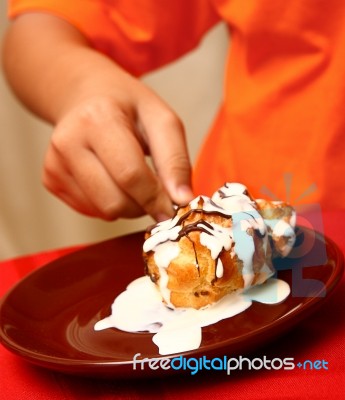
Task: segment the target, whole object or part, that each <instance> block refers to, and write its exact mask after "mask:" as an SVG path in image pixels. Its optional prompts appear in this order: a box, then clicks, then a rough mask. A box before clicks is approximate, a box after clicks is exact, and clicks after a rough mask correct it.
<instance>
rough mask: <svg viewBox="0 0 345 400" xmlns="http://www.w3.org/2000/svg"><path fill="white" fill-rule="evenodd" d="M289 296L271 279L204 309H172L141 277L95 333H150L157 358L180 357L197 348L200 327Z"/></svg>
mask: <svg viewBox="0 0 345 400" xmlns="http://www.w3.org/2000/svg"><path fill="white" fill-rule="evenodd" d="M289 293H290V287H289V285H288V284H287V283H286V282H284V281H282V280H279V279H274V278H271V279H269V280H268V281H267V282H265V283H264V284H262V285H260V286H255V287H252V288H250V289H248V290H247V291H245V292H243V293H232V294H228V295H226V296H224V297H223V298H222V299H221V300H219V301H218V302H217V303H215V304H212V305H211V306H209V307H207V308H204V309H199V310H196V309H194V308H175V309H171V308H168V307H167V306H166V305H165V304H164V303H163V302H162V297H161V294H160V293H159V290H158V289H157V287H156V286H155V284H154V283H153V282H151V280H150V278H149V277H148V276H144V277H141V278H138V279H136V280H135V281H133V282H132V283H130V284H129V285H128V287H127V290H126V291H124V292H122V293H121V294H120V295H119V296H118V297H117V298H116V299H115V301H114V303H113V304H112V312H111V315H110V316H109V317H106V318H105V319H103V320H101V321H99V322H97V323H96V325H95V330H96V331H99V330H102V329H108V328H117V329H120V330H122V331H126V332H145V331H146V332H151V333H154V336H153V337H152V341H153V342H154V343H155V344H156V345H157V347H158V349H159V354H162V355H168V354H173V353H179V352H183V351H189V350H194V349H197V348H199V347H200V344H201V340H202V330H201V328H202V327H205V326H208V325H211V324H215V323H217V322H218V321H221V320H223V319H225V318H230V317H233V316H235V315H237V314H239V313H241V312H243V311H245V310H246V309H247V308H249V307H250V306H251V305H252V302H253V301H258V302H261V303H265V304H277V303H281V302H282V301H284V300H285V299H286V297H287V296H288V295H289Z"/></svg>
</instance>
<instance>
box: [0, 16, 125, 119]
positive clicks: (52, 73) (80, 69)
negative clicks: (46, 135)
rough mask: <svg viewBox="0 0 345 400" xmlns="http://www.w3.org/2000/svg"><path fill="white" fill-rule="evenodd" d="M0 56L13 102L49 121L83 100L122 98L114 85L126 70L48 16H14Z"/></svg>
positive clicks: (62, 23)
mask: <svg viewBox="0 0 345 400" xmlns="http://www.w3.org/2000/svg"><path fill="white" fill-rule="evenodd" d="M42 32H44V33H43V34H42ZM3 55H4V57H3V62H4V71H5V74H6V76H7V79H8V82H9V83H10V85H11V87H12V88H13V90H14V92H15V93H16V95H17V96H18V98H19V99H20V100H21V101H22V102H23V103H24V104H25V105H26V106H27V107H28V108H29V109H30V110H31V111H33V112H34V113H35V114H37V115H39V116H40V117H42V118H44V119H46V120H48V121H49V122H52V123H56V122H57V121H58V120H59V119H60V118H61V116H62V115H63V114H64V113H65V112H66V111H67V110H69V109H71V108H72V107H73V106H74V105H75V104H77V103H79V102H80V101H82V100H83V99H84V98H87V97H88V96H91V95H95V94H100V95H107V94H111V95H114V93H117V95H121V96H123V95H124V93H118V91H117V90H116V82H117V80H118V79H121V78H118V74H120V75H122V74H125V72H124V71H122V70H121V69H120V68H118V67H117V66H116V64H115V63H114V62H112V61H111V60H110V59H108V58H107V57H106V56H104V55H102V54H100V53H98V52H96V51H95V50H93V49H92V48H90V47H89V45H88V43H87V41H86V39H85V38H84V37H83V36H82V34H81V33H80V32H78V31H77V29H75V28H74V27H72V26H71V25H69V24H68V23H67V22H65V21H63V20H60V19H59V18H56V17H53V16H50V15H46V14H27V15H24V16H21V17H19V18H17V20H15V21H14V22H13V24H12V26H11V27H10V28H9V30H8V32H7V35H6V37H5V40H4V48H3ZM128 79H129V80H130V77H128Z"/></svg>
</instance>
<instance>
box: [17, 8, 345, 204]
mask: <svg viewBox="0 0 345 400" xmlns="http://www.w3.org/2000/svg"><path fill="white" fill-rule="evenodd" d="M35 10H36V11H37V10H38V11H45V12H50V13H53V14H55V15H58V16H60V17H62V18H65V19H66V20H68V21H69V22H70V23H72V24H73V25H75V26H76V27H77V28H78V29H80V31H81V32H83V33H84V34H85V36H86V37H87V38H88V39H89V41H90V44H91V45H92V46H94V47H95V48H96V49H98V50H99V51H101V52H104V53H105V54H107V55H108V56H110V57H111V58H113V59H114V60H115V61H116V62H117V63H119V64H120V65H121V66H123V67H124V68H126V69H127V70H128V71H129V72H131V73H132V74H134V75H137V76H139V75H141V74H144V73H146V72H148V71H151V70H153V69H155V68H158V67H160V66H162V65H164V64H166V63H169V62H171V61H172V60H174V59H176V58H178V57H180V56H181V55H183V54H184V53H186V52H188V51H190V50H191V49H192V48H194V47H195V46H196V45H197V44H198V42H199V41H200V39H201V37H202V36H203V34H204V33H205V32H206V31H207V30H209V29H210V28H211V27H212V26H213V25H215V24H216V23H217V22H219V21H220V20H224V21H226V23H227V24H228V26H229V29H230V31H231V46H230V50H229V58H228V63H227V66H226V82H225V91H224V93H225V95H224V102H223V104H222V106H221V109H220V111H219V114H218V116H217V118H216V121H215V123H214V125H213V127H212V129H211V131H210V132H209V134H208V136H207V137H206V140H205V142H204V145H203V146H202V149H201V152H200V155H199V157H198V160H197V162H196V166H195V169H194V189H195V192H196V193H200V194H208V195H209V194H211V193H212V192H213V191H214V190H215V189H217V188H218V187H219V186H221V185H222V184H223V183H224V182H225V181H239V182H242V183H244V184H245V185H247V186H248V188H249V190H250V191H251V192H252V194H253V195H254V196H255V197H267V194H268V193H269V192H270V193H271V194H272V195H274V196H275V197H277V198H279V199H283V200H285V199H287V200H289V201H290V202H291V203H292V204H295V203H296V204H297V203H299V202H304V203H320V204H321V205H322V207H323V208H327V209H341V208H345V185H344V177H345V161H344V160H345V144H344V140H345V112H344V107H345V23H344V22H345V3H344V1H343V0H289V1H286V0H274V1H272V0H246V1H243V0H188V1H185V0H174V1H170V0H160V1H157V0H136V1H128V0H74V1H62V0H11V1H10V16H11V17H14V16H16V15H18V14H20V13H23V12H27V11H35ZM343 86H344V88H343ZM268 197H269V196H268Z"/></svg>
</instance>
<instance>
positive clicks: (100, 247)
mask: <svg viewBox="0 0 345 400" xmlns="http://www.w3.org/2000/svg"><path fill="white" fill-rule="evenodd" d="M297 238H298V240H297V242H296V246H295V248H294V250H293V251H292V253H291V256H290V257H289V258H286V259H284V260H277V261H276V263H275V266H276V268H277V270H278V273H277V274H278V277H279V278H280V279H283V280H285V281H286V282H288V283H289V284H290V285H291V288H292V293H291V294H290V296H289V297H288V298H287V299H286V300H285V301H284V302H283V303H281V304H276V305H264V304H260V303H253V305H252V306H251V307H250V308H249V309H247V310H246V311H244V312H243V313H241V314H239V315H237V316H235V317H233V318H230V319H226V320H223V321H220V322H218V323H217V324H214V325H211V326H208V327H205V328H203V330H202V343H201V346H200V348H199V349H197V350H193V351H189V352H185V353H183V356H185V357H186V358H190V357H202V356H207V357H209V358H210V357H221V356H224V354H231V356H235V355H239V354H246V353H248V352H249V351H252V350H254V349H256V348H258V347H259V346H262V345H263V344H265V343H266V342H268V341H269V340H271V339H272V338H274V337H276V336H277V335H279V334H281V333H283V332H285V331H286V330H288V329H290V328H291V327H292V326H293V325H294V324H296V323H298V322H299V321H300V320H302V319H303V318H305V317H306V316H307V315H309V314H310V313H311V312H312V311H314V310H315V309H316V308H317V307H318V306H319V305H321V304H322V303H323V302H324V301H325V300H326V299H327V298H328V296H329V295H330V293H331V292H332V291H333V290H334V288H335V287H336V285H337V283H338V282H339V280H340V278H341V276H342V273H343V269H344V267H343V265H344V260H343V256H342V253H341V252H340V250H339V249H338V247H337V246H336V245H335V243H334V242H332V241H331V240H329V239H327V238H324V237H323V236H322V235H321V234H319V233H315V232H313V231H312V230H310V229H306V228H303V229H302V228H298V235H297ZM142 243H143V233H142V232H139V233H135V234H131V235H127V236H122V237H119V238H115V239H111V240H108V241H105V242H102V243H99V244H95V245H92V246H90V247H87V248H85V249H83V250H79V251H77V252H75V253H72V254H69V255H67V256H64V257H62V258H60V259H58V260H56V261H54V262H51V263H49V264H47V265H46V266H44V267H42V268H40V269H38V270H36V271H34V272H33V273H31V274H30V275H28V276H27V277H25V278H24V279H23V280H22V281H20V282H19V283H18V284H17V285H16V286H15V287H14V288H13V289H12V290H11V291H10V292H9V293H8V294H7V295H6V296H5V297H4V298H3V300H2V303H1V306H0V340H1V342H2V343H3V345H4V346H5V347H7V348H8V349H9V350H10V351H12V352H13V353H15V354H17V355H19V356H21V357H23V358H24V359H26V360H28V361H30V362H32V363H34V364H36V365H39V366H43V367H46V368H50V369H53V370H58V371H62V372H68V373H73V374H83V375H89V376H104V377H114V378H115V377H131V378H132V377H139V376H140V377H143V376H148V375H150V376H159V375H160V374H162V373H164V374H165V375H166V374H167V373H169V372H170V373H172V372H176V371H175V370H173V369H172V368H171V369H169V370H164V369H162V368H159V369H156V370H151V369H149V368H148V367H145V369H144V370H141V369H140V367H139V366H138V365H137V366H136V369H134V368H133V356H134V355H135V354H137V353H140V354H141V355H140V357H139V358H140V359H142V358H143V357H147V358H168V357H166V356H164V357H162V356H160V355H159V354H158V352H157V347H156V346H155V345H154V343H153V342H152V340H151V339H152V334H149V333H127V332H122V331H119V330H116V329H107V330H104V331H100V332H95V331H94V329H93V327H94V324H95V323H96V322H97V321H99V320H100V319H101V318H103V317H105V316H106V315H108V314H109V312H110V306H111V304H112V302H113V300H114V298H115V297H116V296H117V295H118V294H119V293H120V292H122V291H123V290H124V289H125V288H126V286H127V284H128V283H129V282H131V281H132V280H133V279H135V278H137V277H140V276H142V275H143V262H142V259H141V247H142ZM179 355H180V354H175V355H172V356H169V358H174V357H177V356H179ZM178 372H183V371H182V370H179V371H178Z"/></svg>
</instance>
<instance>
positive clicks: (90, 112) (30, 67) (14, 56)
mask: <svg viewBox="0 0 345 400" xmlns="http://www.w3.org/2000/svg"><path fill="white" fill-rule="evenodd" d="M52 44H53V45H52ZM4 66H5V71H6V73H7V77H8V80H9V82H10V84H11V85H12V87H13V89H14V91H15V92H16V93H17V95H18V97H19V98H21V99H22V101H23V102H24V103H25V104H26V106H27V107H29V108H30V109H31V110H33V111H34V112H35V113H36V114H38V115H40V116H41V117H43V118H45V119H47V120H48V121H50V122H52V123H53V124H54V125H55V130H54V132H53V135H52V138H51V142H50V145H49V148H48V150H47V154H46V158H45V164H44V172H43V182H44V184H45V186H46V187H47V188H48V189H49V190H50V191H51V192H52V193H54V194H55V195H56V196H58V197H60V198H61V199H62V200H63V201H65V202H66V203H67V204H69V205H70V206H72V207H73V208H75V209H76V210H78V211H80V212H82V213H84V214H86V215H90V216H97V217H101V218H104V219H107V220H112V219H116V218H118V217H137V216H139V215H143V214H145V213H148V214H150V215H151V216H153V217H154V218H155V219H157V220H162V219H164V218H166V217H169V216H171V215H172V204H173V203H177V204H182V203H186V202H188V201H189V200H191V198H192V197H193V194H192V192H191V189H190V172H191V171H190V164H189V159H188V154H187V149H186V144H185V138H184V131H183V127H182V124H181V123H180V121H179V120H178V118H177V117H176V116H175V114H174V113H173V112H172V110H171V109H170V108H169V107H168V106H167V105H166V104H165V103H164V102H163V101H162V100H161V99H160V98H159V97H158V96H157V95H155V94H154V93H153V92H152V91H151V90H150V89H148V88H147V87H146V86H145V85H144V84H142V83H141V82H140V81H139V80H137V79H136V78H134V77H132V76H131V75H129V74H128V73H127V72H125V71H124V70H123V69H121V68H120V67H119V66H117V65H116V64H115V63H114V62H113V61H111V60H110V59H109V58H107V57H105V56H104V55H102V54H101V53H99V52H97V51H95V50H94V49H92V48H90V47H89V44H88V42H87V41H86V40H85V38H84V37H83V36H82V35H81V34H80V32H79V31H77V30H76V29H75V28H74V27H72V26H71V25H69V24H68V23H67V22H65V21H63V20H60V19H59V18H56V17H53V16H50V15H46V14H44V13H38V14H28V15H23V16H21V17H19V18H18V19H17V20H16V21H15V22H14V23H13V24H12V27H11V28H10V30H9V32H8V34H7V36H6V40H5V46H4ZM145 154H150V155H151V156H152V161H153V165H154V169H153V170H152V169H151V168H149V167H148V166H147V164H146V161H145Z"/></svg>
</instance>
